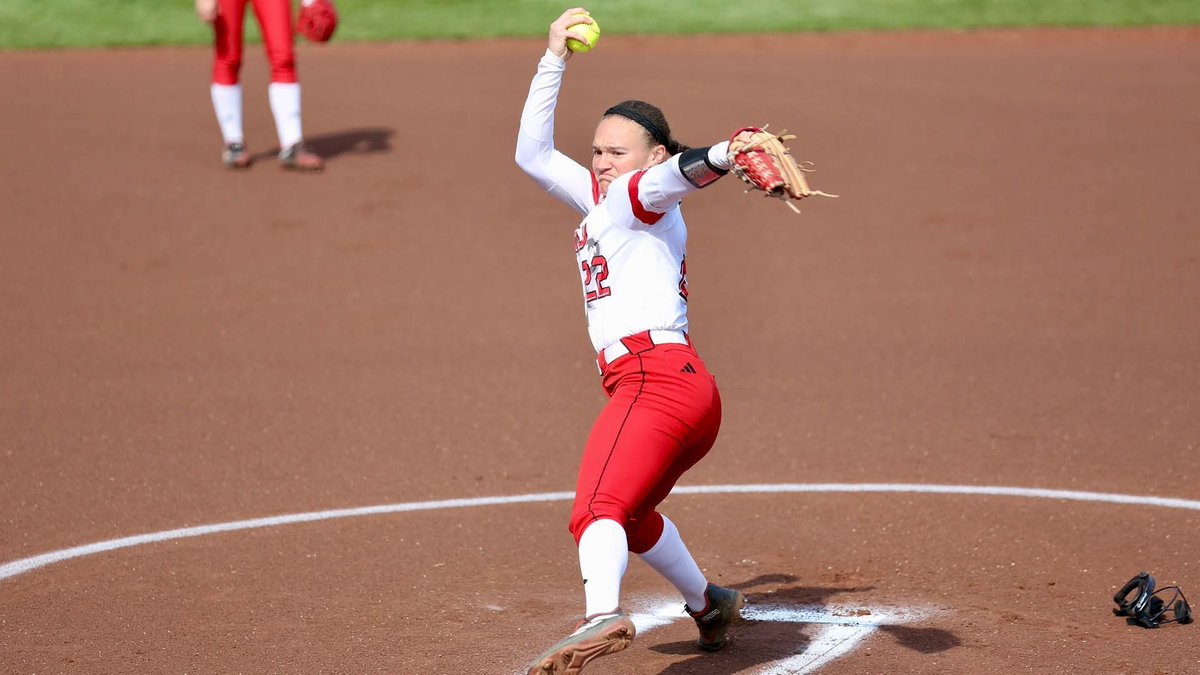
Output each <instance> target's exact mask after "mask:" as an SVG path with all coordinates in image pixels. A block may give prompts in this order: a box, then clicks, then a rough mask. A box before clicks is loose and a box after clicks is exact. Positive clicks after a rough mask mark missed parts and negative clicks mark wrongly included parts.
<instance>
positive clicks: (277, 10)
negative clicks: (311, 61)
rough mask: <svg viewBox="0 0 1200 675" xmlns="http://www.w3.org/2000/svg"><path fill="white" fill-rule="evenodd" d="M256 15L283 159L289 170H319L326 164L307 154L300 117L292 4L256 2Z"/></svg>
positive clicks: (284, 0) (275, 0) (277, 0)
mask: <svg viewBox="0 0 1200 675" xmlns="http://www.w3.org/2000/svg"><path fill="white" fill-rule="evenodd" d="M253 1H254V15H255V16H256V17H258V25H259V26H260V27H261V28H262V33H263V44H264V45H265V47H266V50H267V60H268V62H270V64H271V84H269V85H268V86H267V98H268V99H269V100H270V103H271V115H272V116H273V117H274V118H275V131H276V133H278V135H279V148H280V152H279V159H280V161H281V162H282V163H283V165H284V167H285V168H289V169H300V170H308V171H313V170H318V169H320V168H322V166H323V162H322V161H321V159H320V158H319V157H317V156H316V155H313V154H311V153H309V152H306V151H305V150H304V147H303V145H302V141H303V140H304V131H303V124H302V123H301V115H300V81H299V78H298V77H297V75H296V52H295V41H294V37H293V36H294V32H293V30H292V5H291V2H290V0H253Z"/></svg>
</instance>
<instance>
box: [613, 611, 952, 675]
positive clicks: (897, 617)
mask: <svg viewBox="0 0 1200 675" xmlns="http://www.w3.org/2000/svg"><path fill="white" fill-rule="evenodd" d="M934 614H935V612H934V611H932V610H926V609H920V608H916V607H904V608H881V607H872V608H871V609H870V610H869V613H864V610H863V608H857V607H843V606H826V607H821V606H817V605H803V606H796V607H791V606H787V605H778V604H772V605H758V604H753V605H747V606H746V607H745V609H743V610H742V618H743V619H745V620H746V621H764V622H774V623H802V624H806V625H808V626H810V627H811V628H812V635H810V636H808V637H807V641H806V642H805V643H804V644H803V647H802V649H801V651H800V652H798V653H796V654H793V655H791V656H787V657H784V658H782V659H779V660H777V661H773V662H772V663H770V664H768V665H767V666H766V667H765V670H756V671H755V673H756V675H805V674H807V673H815V672H817V671H818V670H820V669H821V668H823V667H824V666H826V665H829V664H830V663H832V662H833V661H834V660H836V659H838V658H841V657H842V656H845V655H846V654H849V653H850V652H852V651H854V649H855V647H857V646H858V645H859V644H860V643H861V642H863V641H864V640H866V639H867V638H868V637H870V636H871V635H872V634H873V633H874V632H875V631H877V630H878V629H879V627H880V626H893V625H900V624H905V623H910V622H915V621H920V620H923V619H927V618H929V617H930V616H933V615H934ZM630 618H631V619H632V620H633V625H634V626H635V627H637V631H638V635H644V634H645V633H648V632H650V631H652V630H654V629H655V628H659V627H661V626H665V625H667V624H670V623H672V622H674V621H676V620H679V619H684V618H688V617H687V615H686V614H684V612H683V609H682V605H681V604H680V603H679V602H678V601H675V602H674V603H670V602H666V603H663V604H660V605H658V606H656V607H654V608H653V609H652V610H650V611H649V612H634V613H633V614H631V615H630Z"/></svg>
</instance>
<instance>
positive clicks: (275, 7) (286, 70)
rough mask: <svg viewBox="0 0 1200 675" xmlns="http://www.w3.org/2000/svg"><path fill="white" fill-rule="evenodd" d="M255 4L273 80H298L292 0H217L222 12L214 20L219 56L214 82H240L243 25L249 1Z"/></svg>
mask: <svg viewBox="0 0 1200 675" xmlns="http://www.w3.org/2000/svg"><path fill="white" fill-rule="evenodd" d="M247 2H251V3H252V4H253V5H254V16H255V17H257V18H258V25H259V28H260V29H262V36H263V43H264V44H265V45H266V48H267V60H268V61H269V62H270V64H271V81H272V82H285V83H292V82H295V81H296V56H295V52H294V49H293V47H294V43H293V39H292V3H291V0H218V5H219V6H220V12H218V14H217V19H216V21H214V22H213V30H214V33H215V46H216V50H217V57H216V59H215V60H214V61H213V82H214V83H215V84H237V83H238V74H239V73H240V71H241V69H242V40H243V33H242V27H243V24H244V23H245V19H246V3H247Z"/></svg>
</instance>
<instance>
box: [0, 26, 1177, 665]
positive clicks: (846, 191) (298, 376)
mask: <svg viewBox="0 0 1200 675" xmlns="http://www.w3.org/2000/svg"><path fill="white" fill-rule="evenodd" d="M542 45H543V42H542V41H540V40H533V41H526V40H506V41H491V42H481V43H470V44H467V43H432V44H396V45H342V44H337V43H336V42H335V43H333V44H330V45H328V46H325V47H322V48H314V47H313V46H311V45H305V46H303V47H302V48H301V50H300V54H299V57H300V68H301V79H302V82H303V84H304V87H305V89H304V96H305V100H304V105H305V126H306V131H307V133H308V136H309V139H310V144H311V146H312V147H313V148H314V149H316V150H317V151H319V152H320V153H322V154H323V155H325V156H326V157H328V158H329V164H328V171H327V172H326V173H325V174H324V175H320V176H298V175H292V174H287V173H284V172H282V171H280V170H278V169H277V168H276V167H275V166H274V162H273V161H272V159H271V153H272V152H273V150H274V148H275V140H274V130H273V126H272V124H271V121H270V116H269V112H268V108H267V101H266V71H267V69H266V66H265V63H264V59H263V56H262V54H261V52H254V53H251V54H250V55H249V59H248V62H247V64H246V69H245V84H246V128H247V135H248V142H249V145H250V149H251V150H252V152H254V153H256V158H257V159H258V160H259V161H258V163H257V164H256V165H255V167H254V168H253V169H252V170H250V171H249V172H247V173H242V174H233V173H229V172H226V171H223V170H222V169H221V168H220V165H219V149H220V148H219V146H220V143H219V134H218V132H217V129H216V125H215V122H214V120H213V119H212V111H211V107H210V104H209V99H208V91H207V88H206V81H207V80H206V78H207V73H208V67H209V65H208V58H209V57H208V51H207V50H204V49H175V50H131V51H109V52H99V53H97V52H71V53H37V54H32V53H24V54H22V53H4V54H0V84H2V89H3V90H4V91H5V94H6V103H5V104H4V105H0V128H2V129H4V138H5V143H4V156H3V157H2V158H0V167H2V169H0V170H2V174H0V203H2V204H3V211H2V212H3V214H4V215H3V221H4V225H3V227H0V299H2V302H3V312H0V338H2V339H0V565H4V564H6V563H11V562H13V561H19V560H24V559H28V558H31V557H33V556H38V555H40V554H45V553H50V552H54V551H60V550H63V549H69V548H71V547H75V546H81V545H85V544H92V543H96V542H104V541H108V540H113V539H118V538H122V537H129V536H133V535H139V534H146V533H155V532H162V531H168V530H174V529H176V528H187V527H194V526H201V525H209V524H216V523H227V522H233V521H241V520H245V519H252V518H260V517H265V516H276V515H283V514H296V513H302V512H320V511H326V510H331V509H348V508H355V507H364V506H372V505H385V504H413V503H418V502H426V501H431V500H454V499H466V500H470V499H479V498H486V497H503V496H513V495H529V494H542V493H558V492H562V491H566V490H570V489H571V487H572V485H573V477H574V470H575V466H576V462H577V459H578V454H579V451H580V448H581V446H582V443H583V440H584V438H585V436H586V433H587V430H588V427H589V426H590V424H591V421H592V419H593V417H594V415H595V413H596V412H597V411H598V410H599V408H600V406H601V405H602V392H601V389H600V386H599V382H598V379H597V378H596V372H595V366H594V363H593V362H592V361H591V360H590V359H591V357H592V354H591V349H590V345H589V343H588V340H587V335H586V330H585V326H584V323H583V319H582V316H581V312H580V309H579V303H580V299H579V297H578V295H579V288H578V281H577V276H576V274H575V271H574V270H573V267H572V266H573V257H572V248H571V232H572V229H573V227H574V225H575V224H576V223H575V222H574V219H573V217H572V214H571V213H570V212H569V211H567V210H566V209H564V208H563V207H561V206H559V205H558V204H556V203H555V202H553V201H552V200H550V199H549V198H548V197H545V196H544V195H542V194H540V193H539V190H538V189H537V187H536V186H534V185H533V183H532V182H531V181H529V180H528V179H527V178H526V177H525V176H524V175H523V174H521V173H520V171H519V170H518V169H517V168H516V166H515V165H514V163H513V160H512V155H513V150H514V145H515V129H516V125H517V120H518V118H519V114H520V108H521V103H522V101H523V99H524V96H525V93H526V91H527V87H528V84H529V79H530V77H531V76H532V74H533V72H534V69H535V66H536V61H537V58H538V56H539V55H540V52H541V49H542ZM751 48H752V49H753V50H755V52H756V53H759V54H762V55H764V56H763V58H764V61H765V62H770V63H772V64H776V65H774V66H772V67H766V66H764V67H761V68H750V67H746V66H741V65H736V64H737V63H739V62H740V61H741V60H740V59H738V58H735V57H736V56H737V55H739V54H744V53H745V52H746V50H748V49H751ZM780 73H783V74H782V75H781V74H780ZM750 91H771V92H777V93H774V94H766V95H764V96H763V97H762V98H758V96H750V95H748V94H746V93H745V92H750ZM624 98H645V99H648V100H651V101H654V102H656V103H658V104H659V105H660V106H661V107H662V108H663V109H664V110H665V111H666V113H667V115H668V118H669V119H670V120H671V123H672V125H673V128H674V131H675V135H676V136H678V137H679V138H680V139H682V140H683V141H685V142H691V143H693V144H706V143H709V142H715V141H717V140H720V139H722V138H723V137H725V135H726V134H727V133H728V132H729V131H731V130H732V129H734V128H736V127H738V126H741V125H743V124H747V123H751V124H754V123H757V124H761V123H770V124H771V126H772V128H773V129H781V128H787V129H789V130H791V131H793V132H795V133H797V134H798V135H799V136H800V139H799V140H798V141H797V142H796V147H797V148H798V154H799V155H801V158H802V159H809V160H812V161H814V162H815V164H816V168H817V169H818V172H817V173H816V174H813V176H812V183H813V185H814V187H817V188H820V189H824V190H826V191H829V192H834V193H838V194H840V195H842V197H841V198H840V199H839V200H836V201H835V200H814V201H812V202H805V203H804V205H803V206H804V214H803V215H802V216H795V215H794V214H792V213H791V212H790V211H788V210H787V209H786V208H784V207H783V206H782V205H780V204H778V203H775V202H771V201H768V200H763V199H757V198H754V197H752V196H750V195H743V194H742V193H741V192H742V190H741V186H740V184H737V183H736V182H735V181H732V180H726V181H722V182H721V183H719V184H717V185H715V186H713V187H712V188H709V189H707V190H705V191H704V192H702V193H700V194H698V195H696V196H695V197H694V198H692V199H689V203H688V204H686V205H685V207H684V212H685V214H686V215H687V218H688V222H689V226H690V232H691V242H690V246H689V251H688V253H689V255H688V271H689V273H690V274H689V282H690V283H689V287H690V292H691V293H690V298H691V320H692V329H693V337H694V339H695V341H696V344H697V346H698V348H699V350H700V351H701V353H702V354H704V356H705V359H706V361H707V362H708V364H709V366H710V367H711V368H712V370H713V371H714V372H715V373H716V374H717V378H718V382H719V383H720V386H721V390H722V396H723V399H724V402H725V424H724V428H723V430H722V435H721V438H720V439H719V440H718V442H717V446H716V448H715V449H714V450H713V452H712V454H711V455H710V456H709V457H708V459H706V460H705V461H704V462H702V463H701V464H700V465H699V466H698V467H697V468H696V469H695V470H694V471H692V472H691V473H690V474H688V475H687V476H686V477H685V479H684V485H686V486H691V487H697V486H737V485H763V484H820V483H839V484H841V483H847V484H859V483H868V484H898V483H899V484H921V485H966V486H976V487H985V486H1009V487H1019V488H1038V489H1052V490H1070V491H1080V492H1098V493H1118V494H1125V495H1137V496H1157V497H1170V498H1178V499H1180V500H1190V501H1186V502H1182V503H1181V504H1182V506H1180V504H1177V505H1176V506H1177V508H1168V507H1165V506H1154V505H1145V504H1141V505H1139V504H1132V505H1131V504H1119V503H1110V502H1103V501H1076V500H1066V499H1045V498H1041V499H1039V498H1032V497H1021V496H1014V495H974V494H926V493H915V492H909V491H894V492H862V491H836V492H824V493H812V492H794V493H793V492H785V493H768V492H763V491H761V490H751V491H749V492H748V493H744V494H742V493H732V492H728V491H725V492H721V491H717V492H715V493H712V494H708V493H688V494H679V495H675V496H672V497H671V498H670V499H669V500H668V501H667V503H666V505H665V508H664V511H665V512H666V513H668V514H669V515H670V516H671V517H672V519H673V520H675V522H677V523H678V524H679V526H680V529H681V531H682V532H683V534H684V536H685V537H686V538H688V539H689V541H690V543H691V546H692V549H693V552H694V553H695V555H696V557H697V559H698V560H699V561H700V562H701V565H702V566H703V567H704V568H705V569H706V571H707V573H708V574H709V575H710V576H711V578H713V579H714V580H717V581H719V582H721V583H723V584H727V585H733V586H736V587H738V588H741V589H743V590H744V591H745V592H746V593H747V595H748V597H749V599H750V601H751V603H752V606H754V607H758V608H760V610H761V609H762V608H784V609H785V610H786V609H787V608H793V609H796V608H808V609H807V610H805V611H808V610H812V611H817V612H818V613H821V612H823V613H822V614H820V615H821V616H823V617H826V618H825V619H821V620H808V619H804V616H808V615H800V614H797V615H795V616H799V617H800V618H799V619H798V620H790V619H789V620H771V619H770V617H769V616H767V615H766V614H760V615H759V618H758V619H756V620H752V621H749V622H747V623H746V624H744V625H743V626H741V627H740V629H739V630H738V631H737V632H736V634H735V635H734V636H733V642H732V644H731V646H730V648H729V649H728V650H726V651H725V652H722V653H719V654H715V655H701V653H700V652H697V651H695V650H694V649H693V646H692V644H691V641H692V640H693V639H694V628H693V627H691V626H689V625H687V623H686V622H684V621H682V620H680V621H671V622H665V621H664V625H661V626H657V627H655V628H653V630H648V631H646V632H645V633H644V635H642V636H640V637H639V638H638V640H636V641H635V642H634V644H633V646H632V647H631V648H630V649H629V650H628V651H627V652H625V653H623V654H621V655H619V656H614V657H612V658H610V659H605V660H601V661H598V662H597V663H596V665H595V667H594V668H591V669H589V671H588V672H593V671H594V672H595V673H597V675H599V674H601V673H656V674H662V675H666V674H670V675H677V674H683V673H703V674H711V675H716V674H726V673H747V674H748V673H768V672H772V673H784V672H817V671H819V672H821V673H862V672H868V673H898V672H913V673H964V672H970V673H1010V672H1014V671H1021V672H1123V673H1184V672H1197V671H1200V646H1198V645H1200V640H1197V636H1200V633H1197V631H1198V630H1200V628H1197V627H1196V626H1195V625H1192V626H1175V625H1172V626H1165V627H1163V628H1160V629H1158V630H1153V631H1152V630H1144V629H1141V628H1136V627H1129V626H1126V625H1125V624H1124V623H1123V622H1122V621H1120V620H1118V619H1117V618H1115V617H1113V616H1112V614H1111V613H1110V611H1109V609H1110V607H1111V600H1110V599H1111V595H1112V593H1113V592H1114V591H1115V590H1116V588H1117V587H1118V586H1119V585H1120V584H1121V583H1122V582H1124V581H1125V579H1127V578H1128V577H1129V576H1131V575H1132V574H1134V573H1136V572H1137V571H1138V570H1141V569H1147V570H1150V571H1151V572H1152V573H1153V574H1155V576H1156V577H1158V578H1159V580H1160V583H1161V584H1166V583H1171V582H1178V583H1179V584H1181V585H1182V587H1183V590H1184V591H1185V592H1189V593H1191V594H1192V597H1191V599H1192V600H1193V604H1196V605H1200V562H1197V561H1200V538H1198V537H1197V536H1196V534H1195V533H1196V532H1197V530H1198V529H1200V511H1198V510H1197V508H1196V506H1197V504H1200V503H1198V502H1197V501H1195V500H1200V487H1198V483H1197V481H1198V479H1200V460H1198V459H1197V455H1198V453H1200V414H1198V412H1200V393H1197V383H1198V382H1200V339H1198V338H1197V335H1198V329H1200V315H1198V312H1197V308H1198V306H1200V305H1198V301H1197V299H1198V298H1200V234H1198V230H1197V225H1198V224H1200V223H1198V220H1197V216H1196V215H1195V206H1194V203H1193V202H1194V199H1193V198H1192V197H1188V195H1194V194H1195V192H1194V191H1195V190H1196V189H1197V185H1200V161H1197V145H1198V144H1200V127H1198V126H1197V116H1196V110H1198V109H1200V31H1197V30H1173V31H1167V30H1164V31H1129V32H1124V31H1091V32H1072V31H1030V32H996V33H946V34H920V35H913V34H903V35H901V34H895V35H841V36H776V37H741V38H739V37H721V38H711V39H705V40H701V39H699V38H691V39H688V38H678V39H647V38H623V37H620V36H606V37H605V40H604V43H603V44H602V45H601V47H600V49H598V50H597V51H596V52H594V53H592V54H589V55H586V56H583V57H580V58H575V59H573V60H572V62H571V64H570V68H569V72H568V74H567V78H566V82H565V85H564V91H563V94H562V99H561V105H560V107H559V118H558V142H559V146H560V147H561V148H562V149H564V150H565V151H567V152H568V154H571V155H572V156H574V157H576V158H583V157H586V154H587V152H588V148H589V144H590V140H591V133H592V130H593V128H594V124H595V121H596V119H597V117H598V114H599V113H600V111H602V110H603V109H604V108H605V107H607V106H608V105H610V104H612V103H614V102H616V101H618V100H621V99H624ZM1189 504H1190V505H1191V506H1188V505H1189ZM568 509H569V503H568V502H566V501H562V500H555V499H553V498H548V499H547V500H546V501H534V502H530V503H500V504H473V503H467V504H462V505H459V507H458V508H441V509H432V508H430V509H423V510H419V511H401V512H394V513H383V514H375V515H362V516H361V517H344V518H338V519H330V520H321V521H317V522H308V523H297V524H280V525H278V526H274V527H259V528H254V529H245V530H239V531H233V532H224V533H213V534H210V535H207V536H197V537H190V538H182V539H170V540H163V541H158V542H153V543H146V544H145V545H139V546H130V547H126V548H120V549H119V550H112V551H107V552H97V553H94V554H92V555H85V556H78V557H73V558H70V559H67V560H63V561H61V562H53V563H51V564H45V565H42V566H38V567H36V568H35V569H29V570H27V571H23V572H21V573H14V574H11V575H9V576H8V577H7V578H0V671H2V672H5V673H60V672H67V673H72V672H79V673H151V672H155V673H376V672H379V673H422V674H424V673H436V674H442V673H480V674H491V673H503V674H508V673H513V672H516V671H518V670H519V669H520V668H521V667H522V666H523V665H524V664H525V663H526V662H527V661H528V660H529V659H530V658H531V657H533V656H534V655H536V654H537V653H538V652H539V651H540V650H541V649H542V648H543V647H544V646H546V645H547V643H548V642H550V641H553V640H554V639H557V638H558V637H560V635H561V634H562V633H563V631H564V630H567V629H568V628H569V627H570V626H571V625H573V622H574V621H575V620H576V618H577V613H578V612H579V611H580V610H581V607H582V594H581V592H580V590H579V587H578V570H577V565H576V561H575V558H574V548H573V544H572V541H571V537H570V535H569V534H568V533H567V531H566V517H567V512H568ZM627 580H628V581H627V584H626V591H625V595H626V596H627V597H628V598H629V602H630V605H631V607H630V608H631V609H633V610H635V611H638V612H643V613H646V615H649V614H652V613H653V611H655V610H657V609H658V608H661V607H663V606H665V605H670V604H672V603H678V602H679V601H678V600H676V599H674V598H672V597H671V593H670V592H669V589H668V588H667V587H666V585H665V584H664V582H662V581H660V580H659V579H657V578H656V577H654V576H653V574H652V573H651V572H650V571H649V570H648V569H647V568H646V567H645V566H644V565H643V564H641V563H640V561H637V560H633V561H631V564H630V572H629V575H628V577H627ZM797 611H799V609H797ZM787 616H792V615H787ZM829 617H833V618H832V619H830V618H829ZM837 617H842V619H838V618H837ZM896 617H900V618H896ZM822 621H825V622H826V623H822ZM839 621H842V623H841V624H839ZM872 621H874V622H875V623H879V624H886V625H882V626H880V627H878V630H873V631H869V632H868V633H864V634H863V635H859V636H858V637H856V638H853V640H852V639H851V638H850V637H846V638H845V639H844V640H842V641H841V642H840V643H839V642H838V638H836V636H833V637H832V638H831V637H830V636H831V635H833V634H832V633H826V632H824V631H826V630H827V629H828V628H829V627H830V626H833V627H838V626H840V627H841V628H843V629H845V628H846V627H847V626H849V627H850V628H851V629H853V627H854V626H870V627H872V628H874V627H875V626H874V625H873V624H872V623H871V622H872ZM831 640H832V641H831ZM838 644H841V645H842V647H843V648H842V649H841V651H838V649H839V648H838ZM851 646H852V647H853V648H850V647H851ZM797 655H801V656H797ZM822 655H825V657H826V658H824V660H821V658H822ZM834 656H837V657H838V658H833V657H834ZM789 659H790V660H789ZM805 659H807V660H805ZM802 662H803V663H806V664H808V665H797V664H802Z"/></svg>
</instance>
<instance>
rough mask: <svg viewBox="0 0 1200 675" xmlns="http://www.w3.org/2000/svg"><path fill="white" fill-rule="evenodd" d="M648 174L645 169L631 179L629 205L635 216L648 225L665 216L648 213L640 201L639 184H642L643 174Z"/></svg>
mask: <svg viewBox="0 0 1200 675" xmlns="http://www.w3.org/2000/svg"><path fill="white" fill-rule="evenodd" d="M644 173H646V171H645V170H644V169H643V170H642V171H639V172H637V173H635V174H633V178H630V179H629V205H630V206H632V207H633V216H634V217H635V218H637V219H638V220H640V221H642V222H643V223H645V224H647V225H653V224H655V223H657V222H658V221H659V220H660V219H661V218H662V217H663V216H664V215H665V214H662V213H654V212H653V211H647V210H646V207H644V206H642V201H641V200H640V199H638V183H640V182H642V174H644Z"/></svg>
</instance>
